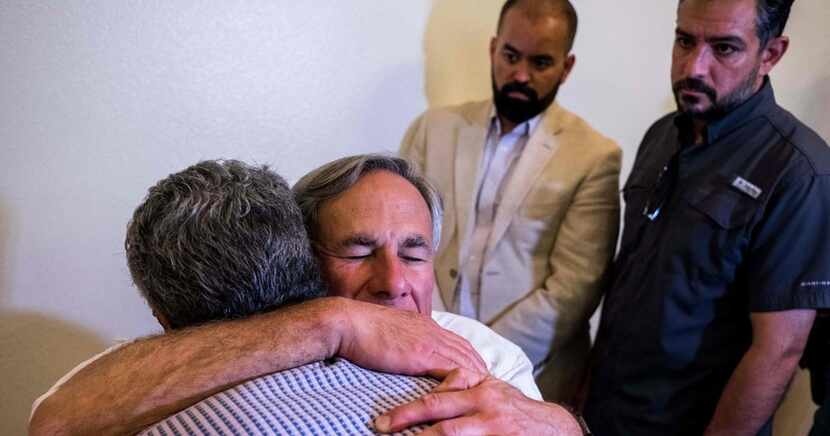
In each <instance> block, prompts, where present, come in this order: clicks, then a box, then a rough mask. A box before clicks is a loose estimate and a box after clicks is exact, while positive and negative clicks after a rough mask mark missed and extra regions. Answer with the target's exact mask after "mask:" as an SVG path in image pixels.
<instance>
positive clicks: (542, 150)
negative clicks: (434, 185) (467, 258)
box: [485, 103, 561, 256]
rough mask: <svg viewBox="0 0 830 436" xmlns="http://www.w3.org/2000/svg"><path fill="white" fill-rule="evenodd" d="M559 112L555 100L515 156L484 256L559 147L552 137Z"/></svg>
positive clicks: (556, 131)
mask: <svg viewBox="0 0 830 436" xmlns="http://www.w3.org/2000/svg"><path fill="white" fill-rule="evenodd" d="M559 111H560V108H559V106H558V105H556V103H554V104H552V105H551V107H550V108H549V109H548V111H547V112H546V113H545V115H544V118H543V119H542V120H541V123H540V124H539V125H538V126H536V131H534V132H533V133H532V134H531V137H530V138H529V139H528V141H527V144H526V145H525V149H524V151H523V152H522V154H521V156H519V161H518V162H516V166H515V167H514V168H513V172H512V173H511V174H510V175H509V177H508V179H507V180H506V185H505V186H504V191H503V194H502V197H501V204H499V206H498V209H497V210H496V216H495V218H494V219H493V232H492V233H491V234H490V239H489V240H488V242H487V249H486V250H485V256H487V255H488V254H489V253H490V251H491V250H493V249H494V248H495V246H496V244H497V243H498V241H499V240H501V238H502V236H504V232H505V231H506V230H507V226H508V225H509V224H510V221H511V220H512V219H513V217H514V216H516V214H517V213H518V209H519V206H521V205H522V203H523V202H524V198H525V197H526V196H527V193H528V192H529V191H530V188H531V187H533V185H534V184H535V182H536V180H537V179H538V178H539V174H540V173H541V172H542V170H543V169H544V168H545V166H546V165H547V164H548V160H549V159H550V157H551V156H552V155H553V153H554V152H555V151H556V150H557V148H558V147H559V142H558V140H557V138H556V136H557V135H558V134H559V133H560V132H561V126H560V124H559V120H560V116H559V115H560V114H559Z"/></svg>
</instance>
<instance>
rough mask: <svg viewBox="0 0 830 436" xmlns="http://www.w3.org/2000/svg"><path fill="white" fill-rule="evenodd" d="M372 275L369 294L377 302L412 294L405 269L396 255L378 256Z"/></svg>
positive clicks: (385, 254)
mask: <svg viewBox="0 0 830 436" xmlns="http://www.w3.org/2000/svg"><path fill="white" fill-rule="evenodd" d="M372 273H373V276H372V281H371V283H370V286H371V288H370V289H369V292H370V293H371V294H372V296H373V297H375V298H376V299H378V300H397V299H400V298H403V297H406V296H407V295H409V294H410V293H411V292H412V289H411V286H410V285H409V281H408V280H407V278H406V267H405V266H404V265H402V263H401V259H400V258H399V257H398V255H397V253H384V254H383V255H381V256H378V258H377V261H376V262H375V267H374V268H373V271H372Z"/></svg>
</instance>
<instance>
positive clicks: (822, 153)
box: [768, 107, 830, 176]
mask: <svg viewBox="0 0 830 436" xmlns="http://www.w3.org/2000/svg"><path fill="white" fill-rule="evenodd" d="M768 121H769V122H770V124H771V125H772V127H773V129H774V131H775V132H776V133H777V134H778V135H780V137H781V142H782V144H783V145H784V146H785V147H784V149H783V150H785V151H786V150H787V149H791V150H792V152H793V157H794V160H795V163H796V164H801V165H800V166H802V167H803V168H802V170H801V171H799V172H800V173H802V176H803V175H808V176H827V175H830V147H828V145H827V142H826V141H824V139H822V138H821V137H820V136H819V135H818V133H816V132H815V131H814V130H813V129H811V128H810V127H809V126H807V125H806V124H804V123H802V122H801V120H799V119H798V118H796V117H795V115H793V114H792V113H790V112H789V111H787V110H786V109H783V108H781V107H778V108H777V110H775V111H772V112H771V114H770V115H769V116H768ZM805 173H806V174H805Z"/></svg>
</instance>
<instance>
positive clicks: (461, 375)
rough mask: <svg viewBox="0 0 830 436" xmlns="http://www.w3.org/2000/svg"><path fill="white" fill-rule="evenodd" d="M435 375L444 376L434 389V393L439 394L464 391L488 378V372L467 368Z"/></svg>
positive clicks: (434, 375)
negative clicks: (483, 372)
mask: <svg viewBox="0 0 830 436" xmlns="http://www.w3.org/2000/svg"><path fill="white" fill-rule="evenodd" d="M430 375H432V376H433V377H437V378H439V379H440V378H443V379H444V381H443V382H441V384H440V385H438V386H436V387H435V388H434V389H432V393H434V394H437V393H441V392H451V391H463V390H466V389H470V388H472V387H474V386H477V385H478V384H479V383H481V382H482V381H484V380H485V379H486V378H487V374H482V373H480V372H476V371H470V370H468V369H465V368H456V369H454V370H452V371H450V372H449V373H446V374H443V376H442V374H432V373H430Z"/></svg>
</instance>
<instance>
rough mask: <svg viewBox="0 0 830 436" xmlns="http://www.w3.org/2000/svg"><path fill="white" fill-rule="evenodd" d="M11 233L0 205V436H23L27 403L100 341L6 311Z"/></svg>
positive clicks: (85, 332)
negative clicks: (0, 375) (0, 378)
mask: <svg viewBox="0 0 830 436" xmlns="http://www.w3.org/2000/svg"><path fill="white" fill-rule="evenodd" d="M12 234H13V233H12V222H11V220H10V218H9V214H8V210H7V209H6V208H5V207H3V205H2V204H0V374H2V383H0V401H2V404H3V405H2V407H0V434H2V435H23V434H26V427H27V425H28V422H29V411H30V410H31V405H32V401H34V399H35V398H37V397H38V396H40V395H41V394H42V393H44V392H46V390H47V389H49V387H51V386H52V384H53V383H54V382H55V381H56V380H57V379H59V378H60V377H61V376H62V375H63V374H65V373H66V372H67V371H69V370H70V369H71V368H73V367H74V366H75V365H77V364H78V363H79V362H82V361H84V360H86V359H88V358H89V357H90V356H92V355H93V354H95V353H98V352H100V351H102V350H103V349H104V348H105V347H106V342H105V341H104V340H103V339H102V338H100V337H98V336H97V335H95V334H94V333H92V332H91V331H89V330H86V329H84V328H81V327H78V326H77V325H73V324H70V323H68V322H66V321H61V320H57V319H52V318H49V317H47V316H44V315H41V314H37V313H24V312H18V311H12V310H9V309H8V307H7V306H8V301H7V300H8V295H9V294H10V293H11V289H10V286H11V284H10V283H11V280H10V277H9V273H10V271H11V265H9V262H11V258H12V256H11V255H10V250H11V249H10V246H11V235H12Z"/></svg>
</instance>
